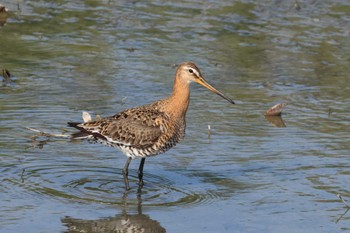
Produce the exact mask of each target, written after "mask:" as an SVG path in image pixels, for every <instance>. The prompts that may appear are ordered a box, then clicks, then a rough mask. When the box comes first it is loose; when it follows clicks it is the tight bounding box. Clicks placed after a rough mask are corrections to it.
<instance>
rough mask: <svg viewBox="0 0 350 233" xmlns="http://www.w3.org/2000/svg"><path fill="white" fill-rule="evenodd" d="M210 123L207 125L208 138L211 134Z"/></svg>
mask: <svg viewBox="0 0 350 233" xmlns="http://www.w3.org/2000/svg"><path fill="white" fill-rule="evenodd" d="M210 130H211V129H210V125H208V138H209V139H210V135H211V132H210Z"/></svg>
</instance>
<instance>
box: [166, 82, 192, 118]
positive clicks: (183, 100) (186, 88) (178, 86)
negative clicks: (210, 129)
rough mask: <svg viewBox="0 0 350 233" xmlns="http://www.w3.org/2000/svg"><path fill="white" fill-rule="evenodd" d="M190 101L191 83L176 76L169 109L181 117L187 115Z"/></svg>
mask: <svg viewBox="0 0 350 233" xmlns="http://www.w3.org/2000/svg"><path fill="white" fill-rule="evenodd" d="M189 103H190V83H189V82H186V81H183V80H182V79H180V78H178V77H176V78H175V81H174V87H173V93H172V95H171V96H170V97H169V108H170V109H169V110H170V111H171V112H172V113H173V114H175V115H176V116H179V117H185V115H186V112H187V109H188V105H189Z"/></svg>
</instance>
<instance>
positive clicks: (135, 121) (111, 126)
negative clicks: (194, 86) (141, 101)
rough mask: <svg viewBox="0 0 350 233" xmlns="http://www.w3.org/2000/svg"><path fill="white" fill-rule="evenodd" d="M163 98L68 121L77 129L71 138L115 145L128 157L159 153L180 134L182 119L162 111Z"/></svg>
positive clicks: (181, 134) (166, 148)
mask: <svg viewBox="0 0 350 233" xmlns="http://www.w3.org/2000/svg"><path fill="white" fill-rule="evenodd" d="M164 105H166V100H163V101H157V102H155V103H153V104H149V105H145V106H141V107H137V108H131V109H127V110H125V111H123V112H120V113H118V114H116V115H113V116H110V117H106V118H102V119H100V120H96V121H90V122H86V123H80V124H79V123H68V124H69V125H70V126H72V127H75V128H77V129H79V130H80V132H78V133H76V134H73V138H89V139H92V140H93V141H97V142H99V143H102V144H105V145H108V146H112V147H116V148H118V149H120V150H121V151H123V153H125V154H126V155H127V156H129V157H132V158H134V157H148V156H153V155H157V154H160V153H163V152H165V151H167V150H168V149H170V148H171V147H173V146H174V145H175V144H176V143H177V142H179V141H180V140H181V139H182V138H183V137H184V133H185V132H184V131H185V121H184V119H176V118H175V117H174V116H172V115H171V114H169V113H167V112H166V111H164V108H163V107H164Z"/></svg>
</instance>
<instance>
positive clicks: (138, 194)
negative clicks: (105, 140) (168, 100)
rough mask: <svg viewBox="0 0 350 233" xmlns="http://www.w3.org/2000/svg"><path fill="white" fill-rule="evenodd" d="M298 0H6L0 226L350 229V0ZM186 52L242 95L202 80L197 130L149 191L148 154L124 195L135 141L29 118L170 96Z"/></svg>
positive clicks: (195, 94)
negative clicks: (83, 134) (276, 110)
mask: <svg viewBox="0 0 350 233" xmlns="http://www.w3.org/2000/svg"><path fill="white" fill-rule="evenodd" d="M297 3H298V4H299V5H295V2H294V3H293V1H290V2H287V1H261V2H256V1H225V0H222V1H215V2H211V1H207V2H204V3H203V2H202V1H177V2H176V3H168V2H166V1H154V2H153V3H144V2H138V1H133V2H129V1H117V2H114V1H103V0H101V1H79V2H71V1H39V2H29V1H18V2H16V3H14V2H13V1H3V4H4V5H6V6H7V8H8V9H9V11H10V13H9V15H8V18H7V22H6V24H5V25H3V26H2V27H0V54H1V56H0V66H1V67H0V68H6V69H8V70H9V71H10V72H11V73H12V75H13V76H14V77H13V78H12V79H13V81H11V82H9V83H3V85H2V86H1V87H0V110H1V114H0V122H1V125H0V138H1V140H0V148H1V150H0V173H1V182H0V206H1V207H0V210H1V211H0V231H1V232H23V231H25V232H77V231H85V232H108V231H112V230H113V229H124V230H125V229H129V230H130V229H134V231H135V232H141V231H145V232H147V231H153V232H165V231H166V232H281V231H282V232H342V231H344V232H345V231H350V214H349V213H345V211H346V210H347V209H346V208H345V205H344V204H343V203H342V202H341V201H340V200H339V199H338V197H337V194H341V195H342V196H343V197H344V198H345V199H346V200H347V199H349V200H350V191H349V190H350V185H349V178H350V177H349V175H350V172H349V171H350V165H349V164H350V159H349V154H350V140H349V129H350V124H349V122H350V117H349V102H350V86H349V85H348V83H349V73H350V68H349V57H350V42H349V31H350V30H349V29H350V27H349V21H350V16H349V15H350V4H349V2H348V1H345V0H337V1H298V2H297ZM187 60H191V61H194V62H195V63H196V64H198V66H199V68H200V69H201V71H202V73H203V75H204V77H205V78H206V79H207V80H208V81H209V82H210V83H212V84H213V85H214V86H215V87H217V88H218V89H219V90H221V91H222V92H224V93H225V94H226V95H228V96H230V97H232V99H234V100H235V101H236V102H237V104H236V105H230V104H228V103H227V102H226V101H225V100H223V99H221V98H220V97H218V96H217V95H214V94H212V93H210V92H209V91H207V90H204V89H203V88H202V87H200V86H198V85H196V84H194V85H192V93H191V105H190V108H189V111H188V113H187V125H188V127H187V134H186V138H185V140H184V141H183V142H181V143H180V144H179V145H177V146H176V147H175V148H173V149H172V150H170V151H169V152H167V153H165V154H163V155H160V156H158V157H154V158H150V159H147V160H146V164H145V177H144V179H145V186H144V188H143V189H142V190H138V188H137V184H136V182H137V168H138V162H139V161H133V162H132V164H131V166H130V185H131V190H130V191H129V192H127V193H126V192H125V191H124V183H123V177H122V175H121V169H122V167H123V165H124V163H125V161H126V157H125V156H124V155H122V153H121V152H119V151H116V150H114V149H113V148H108V147H104V146H102V145H96V144H89V143H88V142H76V141H70V140H67V139H64V138H47V137H44V136H38V137H36V136H35V133H34V132H31V131H29V130H27V129H26V128H25V127H32V128H36V129H39V130H43V131H45V132H49V133H64V134H67V133H68V132H67V130H70V129H67V127H66V122H67V121H80V120H81V113H82V111H88V112H90V113H91V114H92V115H93V116H95V115H97V114H98V115H102V116H108V115H112V114H114V113H116V112H118V111H121V110H123V109H126V108H128V107H133V106H138V105H142V104H146V103H149V102H151V101H153V100H156V99H159V98H162V97H164V96H166V95H168V94H169V93H170V91H171V89H172V83H173V76H174V72H175V68H174V67H175V64H179V63H181V62H183V61H187ZM280 102H284V103H287V104H288V105H287V107H286V109H285V111H284V115H283V116H282V117H283V119H282V120H283V123H282V124H281V119H278V120H279V124H277V125H276V123H273V122H271V120H270V119H266V118H265V117H264V116H263V112H264V111H265V110H267V109H268V108H269V107H271V106H272V105H274V104H276V103H280ZM208 125H210V127H211V134H210V138H208ZM281 126H283V127H281ZM34 136H35V137H34ZM344 213H345V215H343V214H344Z"/></svg>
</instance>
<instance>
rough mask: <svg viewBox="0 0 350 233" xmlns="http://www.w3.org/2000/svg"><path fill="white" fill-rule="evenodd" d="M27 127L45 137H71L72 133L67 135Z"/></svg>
mask: <svg viewBox="0 0 350 233" xmlns="http://www.w3.org/2000/svg"><path fill="white" fill-rule="evenodd" d="M26 129H29V130H31V131H34V132H37V133H38V134H39V135H40V136H45V137H57V138H70V137H71V136H70V135H66V134H51V133H46V132H43V131H40V130H38V129H33V128H30V127H26Z"/></svg>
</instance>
